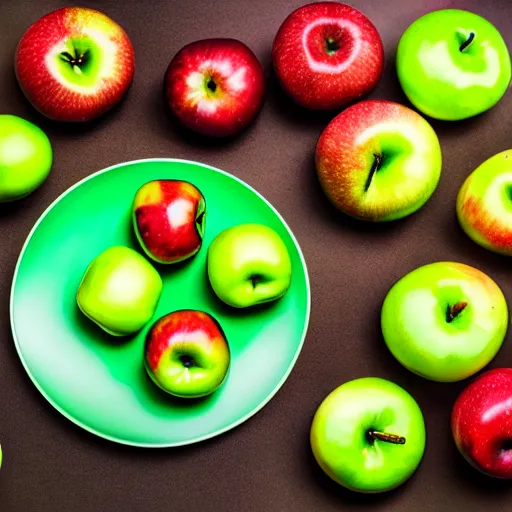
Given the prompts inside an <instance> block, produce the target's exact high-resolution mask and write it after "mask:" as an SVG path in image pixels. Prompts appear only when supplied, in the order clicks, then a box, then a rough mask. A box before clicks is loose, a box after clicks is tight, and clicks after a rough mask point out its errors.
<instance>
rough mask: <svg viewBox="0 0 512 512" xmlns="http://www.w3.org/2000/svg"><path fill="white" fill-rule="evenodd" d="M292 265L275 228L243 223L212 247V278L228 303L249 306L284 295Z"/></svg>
mask: <svg viewBox="0 0 512 512" xmlns="http://www.w3.org/2000/svg"><path fill="white" fill-rule="evenodd" d="M291 275H292V264H291V261H290V255H289V254H288V250H287V248H286V245H285V244H284V242H283V241H282V240H281V238H280V237H279V235H278V234H277V233H276V232H275V231H274V230H273V229H271V228H269V227H267V226H264V225H262V224H239V225H238V226H233V227H231V228H228V229H226V230H224V231H222V232H221V233H220V234H219V235H217V237H216V238H215V239H214V240H213V242H212V243H211V244H210V247H209V248H208V278H209V280H210V284H211V286H212V288H213V291H214V292H215V293H216V294H217V296H218V297H219V299H221V300H222V301H223V302H225V303H226V304H228V305H230V306H233V307H235V308H246V307H249V306H254V305H256V304H262V303H264V302H270V301H273V300H276V299H278V298H280V297H282V296H283V295H284V294H285V293H286V291H287V290H288V288H289V287H290V282H291Z"/></svg>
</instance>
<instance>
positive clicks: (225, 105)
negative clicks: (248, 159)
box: [164, 39, 265, 137]
mask: <svg viewBox="0 0 512 512" xmlns="http://www.w3.org/2000/svg"><path fill="white" fill-rule="evenodd" d="M264 88H265V84H264V77H263V70H262V68H261V65H260V63H259V61H258V59H257V58H256V56H255V55H254V53H253V52H252V51H251V50H250V49H249V48H248V47H247V46H246V45H245V44H244V43H242V42H240V41H237V40H236V39H203V40H200V41H195V42H193V43H190V44H188V45H187V46H185V47H184V48H182V49H181V50H180V51H179V52H178V53H177V54H176V55H175V56H174V58H173V59H172V61H171V62H170V64H169V67H168V68H167V71H166V74H165V79H164V89H165V98H166V102H167V104H168V106H169V108H170V110H171V111H172V112H173V114H174V115H175V116H176V117H177V118H178V119H179V120H180V121H181V122H182V123H183V124H184V125H185V126H186V127H188V128H190V129H191V130H194V131H196V132H198V133H201V134H203V135H208V136H213V137H227V136H232V135H235V134H237V133H238V132H240V131H241V130H243V129H244V128H245V127H246V126H247V125H248V124H249V123H250V122H251V121H252V120H253V119H254V118H255V117H256V115H257V114H258V112H259V110H260V108H261V105H262V103H263V95H264Z"/></svg>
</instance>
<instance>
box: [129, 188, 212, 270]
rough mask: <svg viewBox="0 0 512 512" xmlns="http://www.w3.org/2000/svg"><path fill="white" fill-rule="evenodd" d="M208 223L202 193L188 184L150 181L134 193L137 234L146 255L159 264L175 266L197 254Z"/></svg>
mask: <svg viewBox="0 0 512 512" xmlns="http://www.w3.org/2000/svg"><path fill="white" fill-rule="evenodd" d="M205 220H206V203H205V200H204V197H203V194H201V192H200V191H199V189H197V188H196V187H195V186H194V185H192V184H191V183H188V182H187V181H181V180H155V181H150V182H148V183H146V184H144V185H143V186H142V187H141V188H140V189H139V190H138V191H137V193H136V194H135V199H134V202H133V224H134V228H135V233H136V235H137V238H138V240H139V242H140V245H141V246H142V248H143V249H144V251H145V252H146V254H147V255H148V256H149V257H150V258H152V259H153V260H155V261H157V262H158V263H176V262H178V261H183V260H185V259H187V258H190V257H191V256H193V255H194V254H196V253H197V252H198V251H199V249H200V248H201V244H202V241H203V234H204V230H205Z"/></svg>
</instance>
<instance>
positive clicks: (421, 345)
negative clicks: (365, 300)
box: [381, 262, 508, 382]
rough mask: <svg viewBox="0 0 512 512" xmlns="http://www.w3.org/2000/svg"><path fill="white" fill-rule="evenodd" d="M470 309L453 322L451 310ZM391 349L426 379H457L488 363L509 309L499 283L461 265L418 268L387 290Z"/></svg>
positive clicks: (385, 319)
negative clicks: (449, 314)
mask: <svg viewBox="0 0 512 512" xmlns="http://www.w3.org/2000/svg"><path fill="white" fill-rule="evenodd" d="M462 302H465V303H467V305H466V307H465V308H464V309H463V310H462V311H461V312H460V313H459V314H458V315H457V316H456V317H455V318H453V320H451V321H450V322H448V321H447V308H448V307H450V308H451V307H453V306H454V305H455V304H457V303H462ZM381 325H382V334H383V336H384V341H385V342H386V345H387V346H388V348H389V350H390V351H391V353H392V354H393V355H394V356H395V357H396V359H397V360H398V361H399V362H400V363H401V364H402V365H403V366H405V367H406V368H407V369H409V370H410V371H412V372H414V373H416V374H417V375H420V376H421V377H424V378H426V379H430V380H435V381H439V382H454V381H458V380H462V379H465V378H467V377H469V376H471V375H473V374H475V373H476V372H478V371H480V370H481V369H482V368H483V367H484V366H486V365H487V364H488V363H489V362H490V361H491V360H492V359H493V358H494V356H495V355H496V353H497V352H498V350H499V349H500V347H501V345H502V343H503V340H504V338H505V334H506V331H507V327H508V308H507V303H506V301H505V297H504V296H503V293H502V292H501V290H500V288H499V287H498V285H497V284H496V283H495V282H494V281H493V280H492V279H491V278H490V277H489V276H487V275H486V274H484V273H483V272H481V271H480V270H477V269H476V268H473V267H470V266H468V265H464V264H462V263H453V262H438V263H431V264H430V265H425V266H423V267H419V268H417V269H415V270H413V271H412V272H410V273H409V274H407V275H406V276H404V277H403V278H402V279H400V280H399V281H398V282H397V283H395V285H394V286H393V287H392V288H391V290H390V291H389V292H388V294H387V296H386V298H385V300H384V304H383V306H382V314H381Z"/></svg>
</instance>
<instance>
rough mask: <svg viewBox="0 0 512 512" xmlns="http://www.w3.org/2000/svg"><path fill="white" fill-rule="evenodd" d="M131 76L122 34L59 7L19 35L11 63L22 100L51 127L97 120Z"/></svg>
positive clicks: (91, 14) (80, 11) (86, 12)
mask: <svg viewBox="0 0 512 512" xmlns="http://www.w3.org/2000/svg"><path fill="white" fill-rule="evenodd" d="M134 70H135V59H134V52H133V47H132V44H131V42H130V39H129V38H128V35H127V34H126V32H125V31H124V30H123V29H122V28H121V27H120V26H119V25H118V24H117V23H116V22H115V21H113V20H112V19H110V18H109V17H108V16H106V15H105V14H103V13H101V12H99V11H96V10H94V9H88V8H86V7H64V8H62V9H57V10H56V11H53V12H51V13H49V14H47V15H45V16H43V17H42V18H40V19H39V20H38V21H36V22H35V23H34V24H33V25H31V26H30V27H29V28H28V29H27V31H26V32H25V33H24V34H23V37H22V38H21V40H20V42H19V44H18V48H17V50H16V57H15V71H16V77H17V78H18V83H19V85H20V87H21V89H22V91H23V92H24V93H25V96H26V97H27V99H28V100H29V101H30V103H32V105H33V106H34V107H35V108H36V109H37V110H38V111H39V112H41V113H42V114H43V115H45V116H47V117H49V118H50V119H54V120H57V121H89V120H91V119H94V118H96V117H98V116H100V115H101V114H103V113H104V112H106V111H107V110H109V109H110V108H111V107H113V106H114V105H115V104H116V103H118V102H119V101H120V100H121V98H122V97H123V96H124V94H125V93H126V91H127V90H128V88H129V86H130V84H131V83H132V80H133V74H134Z"/></svg>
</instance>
